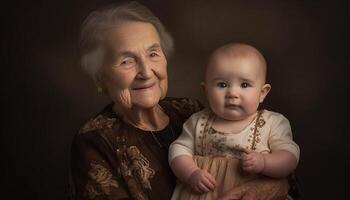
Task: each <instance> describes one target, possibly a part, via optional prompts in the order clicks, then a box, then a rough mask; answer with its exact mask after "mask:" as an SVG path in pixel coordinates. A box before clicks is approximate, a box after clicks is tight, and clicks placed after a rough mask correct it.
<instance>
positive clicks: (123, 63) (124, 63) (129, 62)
mask: <svg viewBox="0 0 350 200" xmlns="http://www.w3.org/2000/svg"><path fill="white" fill-rule="evenodd" d="M133 63H134V59H124V60H122V61H121V62H120V65H131V64H133Z"/></svg>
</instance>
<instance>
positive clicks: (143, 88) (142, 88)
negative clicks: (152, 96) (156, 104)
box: [132, 82, 156, 91]
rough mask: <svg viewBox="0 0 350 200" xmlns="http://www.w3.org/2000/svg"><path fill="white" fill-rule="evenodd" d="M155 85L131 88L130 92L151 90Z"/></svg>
mask: <svg viewBox="0 0 350 200" xmlns="http://www.w3.org/2000/svg"><path fill="white" fill-rule="evenodd" d="M155 85H156V83H155V82H154V83H151V84H145V85H140V86H136V87H133V88H132V90H137V91H142V90H147V89H151V88H152V87H154V86H155Z"/></svg>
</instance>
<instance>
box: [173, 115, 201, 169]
mask: <svg viewBox="0 0 350 200" xmlns="http://www.w3.org/2000/svg"><path fill="white" fill-rule="evenodd" d="M197 121H198V113H195V114H194V115H192V116H191V117H190V118H189V119H188V120H187V121H186V122H185V123H184V125H183V129H182V133H181V135H180V136H179V137H178V138H177V139H176V140H175V141H174V142H173V143H172V144H171V145H170V147H169V163H171V161H172V160H173V159H174V158H176V157H178V156H180V155H188V156H191V157H192V156H193V154H194V137H195V131H196V124H197Z"/></svg>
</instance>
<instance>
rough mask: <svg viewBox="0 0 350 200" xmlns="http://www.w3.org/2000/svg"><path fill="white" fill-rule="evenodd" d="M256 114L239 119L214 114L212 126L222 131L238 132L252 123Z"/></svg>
mask: <svg viewBox="0 0 350 200" xmlns="http://www.w3.org/2000/svg"><path fill="white" fill-rule="evenodd" d="M256 115H257V112H256V113H254V114H252V115H249V116H247V117H246V118H244V119H240V120H226V119H223V118H221V117H219V116H216V117H215V120H214V122H213V124H212V127H213V128H214V129H215V130H218V131H220V132H224V133H239V132H241V131H242V130H244V129H245V128H246V127H247V126H249V125H250V124H251V123H252V121H253V120H254V119H255V117H256Z"/></svg>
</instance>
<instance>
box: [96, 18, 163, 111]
mask: <svg viewBox="0 0 350 200" xmlns="http://www.w3.org/2000/svg"><path fill="white" fill-rule="evenodd" d="M166 66H167V61H166V58H165V55H164V53H163V51H162V49H161V46H160V39H159V35H158V32H157V30H156V29H155V28H154V26H153V25H152V24H150V23H143V22H124V23H122V24H118V26H116V27H115V28H113V29H111V30H110V31H109V32H108V33H107V37H106V39H105V59H104V64H103V67H102V69H101V75H100V82H101V86H102V88H104V89H105V90H106V91H107V93H108V95H109V96H110V97H111V98H112V100H113V101H114V102H115V103H116V105H117V106H119V107H121V108H134V107H139V108H151V107H153V106H155V105H156V104H158V102H159V100H160V99H162V98H164V97H165V95H166V92H167V86H168V82H167V69H166Z"/></svg>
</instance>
